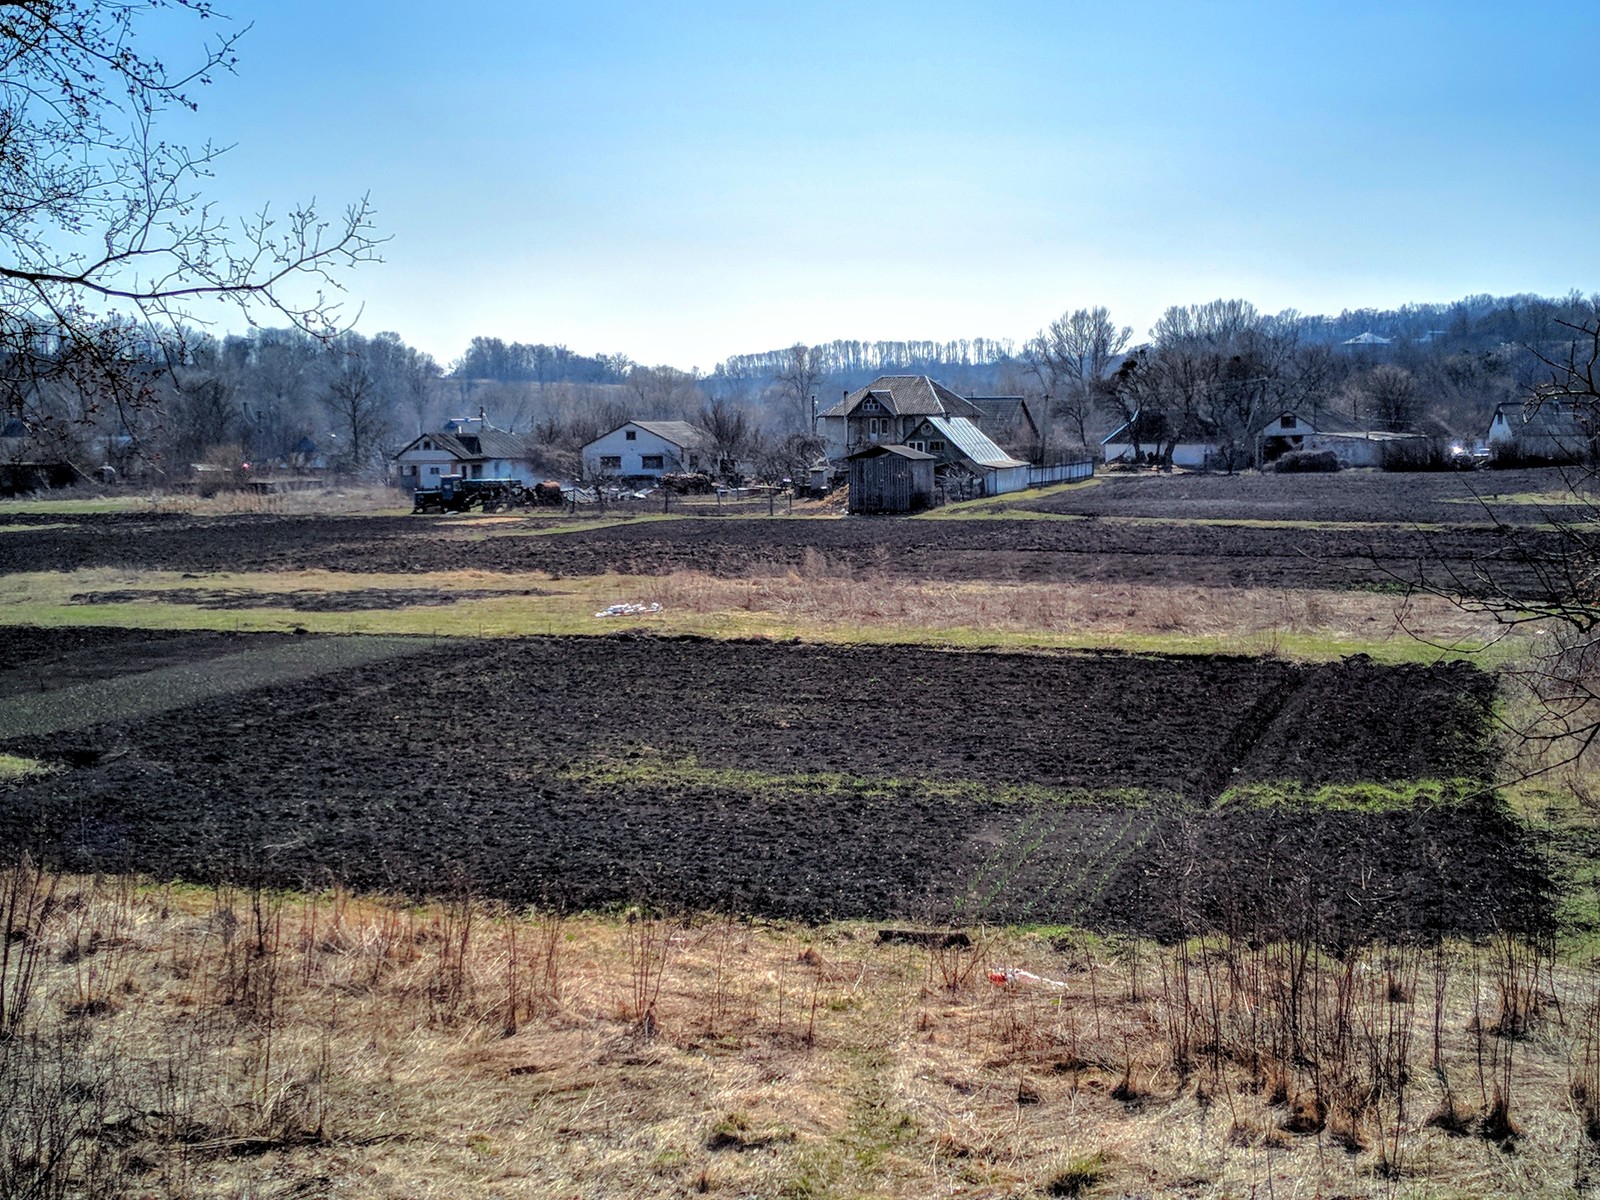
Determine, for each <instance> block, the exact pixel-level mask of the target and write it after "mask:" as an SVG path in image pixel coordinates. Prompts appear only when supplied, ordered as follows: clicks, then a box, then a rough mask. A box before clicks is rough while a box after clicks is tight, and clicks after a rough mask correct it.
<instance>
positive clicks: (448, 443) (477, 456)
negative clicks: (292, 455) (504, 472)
mask: <svg viewBox="0 0 1600 1200" xmlns="http://www.w3.org/2000/svg"><path fill="white" fill-rule="evenodd" d="M424 438H426V439H427V440H428V441H431V442H432V443H433V448H434V449H435V450H438V451H441V452H442V453H445V454H448V455H450V456H451V457H452V458H458V459H460V460H461V461H462V462H487V461H488V460H489V459H492V458H501V459H510V460H515V459H522V458H527V457H529V453H528V440H527V439H526V438H525V437H523V436H522V435H521V434H519V433H507V432H506V431H505V430H504V429H480V430H478V431H477V432H476V433H466V432H461V433H444V432H435V433H419V434H418V435H417V436H416V437H414V438H412V439H411V440H410V441H409V442H407V443H406V444H405V445H404V446H402V447H400V449H399V450H398V451H397V452H396V453H395V457H396V458H398V457H400V455H402V454H404V453H405V452H406V451H407V450H412V449H415V448H416V446H417V444H418V443H419V442H421V441H422V440H423V439H424ZM313 449H315V447H313Z"/></svg>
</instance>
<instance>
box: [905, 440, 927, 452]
mask: <svg viewBox="0 0 1600 1200" xmlns="http://www.w3.org/2000/svg"><path fill="white" fill-rule="evenodd" d="M906 445H908V446H910V447H911V448H912V449H913V450H926V449H927V446H925V445H923V444H922V443H921V442H907V443H906Z"/></svg>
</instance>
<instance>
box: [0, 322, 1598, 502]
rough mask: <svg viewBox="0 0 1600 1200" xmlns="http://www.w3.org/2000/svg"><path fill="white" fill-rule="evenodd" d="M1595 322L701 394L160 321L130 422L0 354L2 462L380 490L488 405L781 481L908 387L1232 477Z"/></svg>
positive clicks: (1273, 335)
mask: <svg viewBox="0 0 1600 1200" xmlns="http://www.w3.org/2000/svg"><path fill="white" fill-rule="evenodd" d="M1596 305H1597V300H1596V298H1592V297H1591V298H1587V299H1586V298H1584V297H1582V296H1579V295H1571V296H1567V297H1563V298H1555V299H1550V298H1544V299H1541V298H1537V297H1528V296H1513V297H1505V298H1501V299H1495V298H1492V297H1469V298H1467V299H1466V300H1463V301H1460V302H1457V303H1456V304H1453V305H1432V306H1410V307H1407V308H1403V309H1399V310H1394V311H1392V312H1378V311H1368V312H1362V313H1359V314H1350V313H1344V314H1340V315H1339V316H1338V317H1327V316H1303V315H1301V314H1299V313H1296V312H1293V311H1288V312H1281V313H1276V314H1268V313H1262V312H1260V311H1259V310H1257V309H1256V308H1255V306H1254V305H1252V304H1251V303H1249V302H1248V301H1246V300H1239V299H1234V300H1215V301H1209V302H1206V303H1202V304H1190V305H1177V306H1173V307H1171V308H1169V309H1167V310H1166V312H1164V313H1163V314H1162V316H1161V318H1160V319H1159V320H1158V321H1157V322H1156V323H1155V325H1154V326H1153V327H1152V328H1151V329H1150V330H1149V331H1148V335H1147V337H1146V338H1145V339H1142V340H1136V338H1135V335H1134V331H1133V329H1132V328H1131V327H1129V326H1127V325H1122V324H1118V323H1117V322H1116V321H1115V319H1114V318H1113V316H1112V314H1111V313H1110V312H1109V310H1108V309H1107V308H1105V307H1104V306H1086V307H1082V308H1074V309H1069V310H1068V311H1066V312H1064V313H1062V314H1061V316H1059V317H1057V318H1056V319H1054V320H1052V321H1050V322H1049V323H1048V324H1046V325H1045V326H1043V327H1042V328H1041V329H1040V330H1039V331H1038V332H1037V333H1036V334H1035V335H1034V336H1033V337H1031V338H1029V339H1027V340H1026V341H1025V342H1023V343H1022V344H1021V346H1020V347H1017V346H1015V345H1013V344H1011V343H1006V342H1000V341H993V340H988V339H970V340H958V341H953V342H943V343H936V342H889V343H885V342H880V343H871V342H833V343H829V344H827V345H823V346H807V345H805V344H803V343H796V344H795V345H792V346H790V347H788V348H787V349H785V350H782V351H770V352H765V353H763V354H760V355H736V356H733V357H731V358H730V359H728V360H727V361H725V362H724V363H722V364H720V365H719V366H718V368H717V370H716V371H714V372H712V373H711V374H709V375H701V374H698V373H695V372H690V371H683V370H680V369H678V368H675V367H671V366H665V365H662V366H653V367H648V366H642V365H639V364H637V363H633V362H631V361H630V360H628V359H627V358H626V357H625V356H623V355H619V354H607V355H594V356H586V355H581V354H575V353H572V352H570V351H567V350H566V349H565V348H564V347H550V346H546V345H543V344H537V343H533V344H523V343H509V344H507V343H503V342H500V341H498V340H496V339H492V338H474V339H473V341H472V343H471V345H470V346H469V347H468V351H467V353H466V354H465V355H463V356H462V358H460V359H458V360H457V361H456V362H455V363H454V364H452V367H451V369H450V370H449V371H446V370H445V369H443V368H442V367H441V366H440V365H439V364H438V363H437V362H435V361H434V360H433V359H432V358H431V357H430V356H429V355H428V354H426V353H425V352H423V351H420V350H418V349H416V348H415V347H412V346H409V345H407V344H406V343H405V341H404V340H403V339H402V338H401V337H400V336H399V335H398V334H395V333H388V332H386V333H379V334H376V335H374V336H372V337H365V336H362V335H360V334H357V333H353V332H346V333H342V334H335V335H332V336H318V335H316V334H314V333H311V332H308V331H306V330H303V329H296V328H277V329H269V328H258V329H253V330H251V331H250V332H249V333H248V334H243V335H236V336H228V337H221V338H216V337H212V336H209V335H206V334H204V333H197V332H195V331H194V330H192V329H186V328H184V327H181V326H175V327H173V328H172V329H171V330H170V331H169V332H168V333H167V334H165V335H163V336H154V337H151V336H146V337H144V338H142V339H141V340H139V341H138V342H135V343H128V344H119V347H118V360H117V361H118V364H119V370H120V371H121V372H122V374H123V377H124V381H125V382H124V384H123V387H122V393H121V394H122V395H126V396H129V397H132V398H133V402H131V403H116V404H107V403H106V402H105V394H104V393H103V392H101V391H98V390H97V389H94V388H92V387H83V386H80V384H79V382H78V381H77V380H76V379H74V378H73V376H72V374H71V372H68V371H63V372H59V373H52V372H51V371H49V370H40V369H39V364H40V363H41V362H45V363H48V361H49V358H50V355H51V354H52V353H62V354H67V353H76V351H75V350H73V349H71V348H70V347H64V346H60V345H58V346H57V347H56V348H55V349H54V350H53V349H52V348H51V347H50V346H49V344H48V343H46V344H38V343H35V344H33V345H31V346H30V349H29V354H28V356H27V359H26V361H25V362H19V359H18V357H17V356H16V355H15V354H13V353H5V352H0V386H4V387H5V390H6V395H7V412H6V417H7V427H8V429H9V432H10V433H11V434H13V435H15V434H17V433H19V432H25V433H26V437H16V436H12V437H9V438H3V439H0V448H4V449H3V452H4V453H7V454H9V455H11V456H12V457H20V456H23V455H26V456H29V457H35V458H37V457H59V458H63V459H65V460H67V461H70V462H72V463H73V464H75V465H77V466H79V467H80V469H82V470H83V471H84V472H85V473H86V474H87V473H92V472H93V471H94V470H96V469H98V468H100V467H101V466H103V465H104V466H110V467H112V468H113V469H114V470H115V471H116V472H117V473H118V474H119V475H125V476H126V475H133V476H141V475H150V476H155V477H158V478H160V477H172V478H181V477H182V476H184V475H185V474H188V473H191V472H192V471H193V470H194V469H195V467H196V466H205V465H210V464H212V463H213V460H215V462H217V463H224V462H230V461H233V462H237V463H243V462H251V463H254V464H256V465H257V466H258V468H277V467H290V468H292V467H296V466H301V465H305V464H309V463H315V464H316V465H317V466H319V467H321V468H325V469H330V470H334V471H338V472H343V473H347V474H350V475H355V476H361V477H368V478H379V477H382V476H383V474H384V473H385V471H386V468H387V465H388V462H389V460H390V458H391V457H392V455H393V454H394V453H395V452H396V451H397V450H398V449H399V448H400V447H401V446H403V445H404V444H405V443H406V442H407V441H409V440H410V439H411V438H412V437H414V436H416V435H417V434H418V433H421V432H424V431H426V430H429V429H435V428H438V426H439V425H440V424H441V423H442V422H443V421H445V420H447V419H449V418H452V417H472V416H476V415H477V414H478V412H479V411H480V410H482V411H483V413H484V415H485V416H486V417H487V419H488V420H489V422H490V423H491V424H492V425H494V426H495V427H497V428H500V429H506V430H510V431H512V432H515V433H518V434H521V435H523V436H525V437H526V438H527V439H528V441H529V443H530V444H531V445H532V446H534V447H535V449H536V450H538V451H539V452H540V453H543V454H544V455H545V456H546V461H547V465H548V470H549V471H550V472H551V474H574V473H576V472H577V470H578V469H579V465H580V463H581V449H582V447H583V445H584V444H585V443H587V442H589V441H592V440H593V439H594V438H596V437H598V436H599V435H600V434H602V433H604V432H606V431H607V430H608V429H612V428H615V427H616V426H617V425H620V424H621V423H622V422H624V421H627V420H632V419H643V420H650V419H657V420H663V419H669V420H686V421H690V422H693V423H695V424H697V425H699V426H700V427H701V428H702V429H703V430H705V431H706V433H707V437H708V440H709V441H711V442H712V443H714V444H715V445H716V446H717V447H718V448H719V457H721V458H725V459H729V460H735V459H736V460H739V461H741V462H746V463H750V462H760V463H762V464H764V467H763V469H764V471H765V473H768V474H779V475H784V476H789V477H793V476H794V475H795V474H796V473H797V472H802V471H803V470H804V469H805V468H806V466H807V464H808V460H809V458H810V457H812V456H814V455H815V453H816V452H817V450H818V446H817V443H816V441H815V438H814V436H813V435H814V421H813V417H814V414H815V413H817V412H825V411H826V410H827V409H828V408H829V407H830V406H832V405H834V404H835V403H837V402H838V400H839V399H840V396H841V395H842V394H843V393H844V392H845V391H847V390H848V389H850V388H853V387H857V386H860V385H861V384H862V383H864V382H866V381H867V380H868V379H870V378H872V377H874V376H875V375H877V374H879V373H918V374H928V375H932V376H934V377H935V378H937V379H939V380H940V381H941V382H943V383H945V384H946V385H948V386H951V387H953V388H955V389H956V390H957V391H960V392H963V393H964V394H991V395H993V394H1002V395H1021V396H1024V397H1026V398H1028V399H1029V401H1030V407H1031V408H1032V411H1033V412H1034V414H1035V419H1036V421H1037V422H1038V424H1039V425H1040V436H1039V437H1038V439H1037V440H1036V441H1034V442H1033V443H1032V444H1030V445H1013V446H1008V447H1007V449H1009V450H1012V451H1013V452H1014V453H1020V454H1024V455H1027V456H1029V457H1036V458H1037V457H1041V456H1046V455H1054V456H1061V455H1068V454H1073V453H1083V452H1086V451H1087V452H1092V450H1093V448H1094V447H1095V446H1096V445H1097V444H1098V442H1099V441H1100V439H1102V438H1103V437H1104V436H1105V435H1106V434H1107V433H1109V432H1110V431H1111V430H1113V429H1115V428H1117V427H1118V426H1121V425H1125V424H1128V423H1130V422H1133V421H1134V418H1135V416H1136V415H1138V416H1139V418H1140V420H1139V421H1138V422H1137V423H1136V424H1134V426H1133V436H1134V438H1135V441H1136V442H1144V443H1147V444H1146V445H1144V446H1143V447H1142V448H1143V449H1144V450H1145V451H1146V452H1147V453H1148V454H1149V455H1150V457H1152V458H1156V459H1160V458H1161V457H1163V456H1164V455H1170V453H1171V450H1172V447H1173V445H1174V444H1175V442H1176V441H1177V440H1178V439H1179V438H1181V437H1185V436H1188V435H1190V434H1200V435H1203V436H1205V437H1206V438H1207V439H1208V440H1210V441H1212V442H1213V444H1215V445H1217V446H1218V448H1219V455H1220V458H1221V461H1222V463H1223V465H1224V466H1225V467H1230V468H1231V467H1239V466H1243V465H1245V464H1246V463H1247V462H1248V461H1249V459H1250V456H1251V450H1252V442H1253V439H1254V436H1255V434H1256V432H1257V431H1258V430H1259V429H1260V428H1261V426H1262V424H1263V423H1264V422H1265V421H1267V420H1268V419H1270V418H1271V417H1272V416H1273V415H1275V414H1276V413H1277V412H1279V411H1282V410H1286V409H1288V410H1294V411H1299V412H1303V413H1306V414H1308V415H1309V416H1310V417H1311V419H1312V421H1313V423H1315V422H1316V421H1317V420H1318V419H1319V417H1322V416H1325V415H1327V414H1336V415H1338V416H1339V417H1340V418H1342V419H1345V420H1348V421H1352V422H1356V423H1358V424H1361V425H1363V426H1364V427H1366V428H1371V429H1390V430H1406V429H1417V428H1419V427H1421V426H1424V425H1426V426H1428V427H1429V428H1431V429H1435V430H1438V431H1447V432H1450V433H1451V434H1453V435H1454V436H1457V437H1461V438H1464V439H1476V438H1479V437H1481V436H1482V435H1483V432H1484V430H1485V429H1486V428H1487V424H1488V420H1489V417H1490V415H1491V414H1492V412H1493V410H1494V408H1495V406H1496V405H1497V404H1499V403H1502V402H1507V401H1515V400H1520V399H1522V398H1523V397H1525V396H1527V395H1529V394H1531V392H1532V390H1533V389H1534V388H1535V387H1537V386H1538V384H1539V383H1540V381H1541V380H1542V379H1544V378H1546V377H1547V376H1548V374H1549V371H1548V361H1550V360H1559V359H1561V358H1562V357H1563V346H1565V345H1566V344H1567V343H1568V342H1569V341H1570V339H1571V337H1572V332H1573V331H1572V328H1571V327H1574V326H1575V327H1577V328H1580V329H1581V328H1588V327H1592V326H1593V325H1594V323H1595V320H1596V313H1597V311H1600V310H1597V307H1596ZM1563 322H1565V324H1563ZM1351 330H1357V331H1359V333H1381V336H1382V337H1384V338H1386V339H1388V341H1387V343H1386V344H1383V343H1378V344H1366V345H1355V346H1352V345H1346V344H1345V343H1346V342H1347V341H1348V340H1349V338H1346V337H1341V336H1339V335H1342V334H1346V333H1349V331H1351ZM1349 336H1350V337H1356V336H1358V334H1357V333H1350V334H1349ZM944 355H947V356H949V357H940V356H944ZM490 368H493V369H492V370H491V369H490ZM564 375H566V376H570V377H563V376H564Z"/></svg>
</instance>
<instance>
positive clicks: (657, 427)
mask: <svg viewBox="0 0 1600 1200" xmlns="http://www.w3.org/2000/svg"><path fill="white" fill-rule="evenodd" d="M628 425H637V426H638V427H639V428H640V429H643V430H645V431H646V432H647V433H653V434H655V435H656V436H657V437H658V438H661V439H662V440H663V441H668V442H671V443H672V444H673V445H674V446H678V447H682V448H685V449H687V448H688V447H690V446H698V445H701V444H702V443H703V442H704V441H705V440H706V435H705V433H704V432H702V431H701V430H699V429H696V428H695V427H694V426H693V425H691V424H689V422H687V421H629V422H628ZM625 428H627V426H625V425H619V426H617V429H625ZM616 431H617V430H616V429H613V430H612V431H611V432H612V433H615V432H616Z"/></svg>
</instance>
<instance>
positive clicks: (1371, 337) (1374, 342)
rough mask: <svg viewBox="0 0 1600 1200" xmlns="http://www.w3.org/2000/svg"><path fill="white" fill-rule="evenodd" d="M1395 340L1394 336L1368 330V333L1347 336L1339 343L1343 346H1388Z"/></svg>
mask: <svg viewBox="0 0 1600 1200" xmlns="http://www.w3.org/2000/svg"><path fill="white" fill-rule="evenodd" d="M1393 341H1394V339H1393V338H1386V337H1380V336H1379V335H1378V334H1376V333H1372V332H1371V331H1368V332H1367V333H1358V334H1356V336H1355V337H1353V338H1346V339H1345V340H1344V341H1342V342H1340V343H1339V344H1340V345H1341V346H1388V345H1390V344H1392V343H1393Z"/></svg>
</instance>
